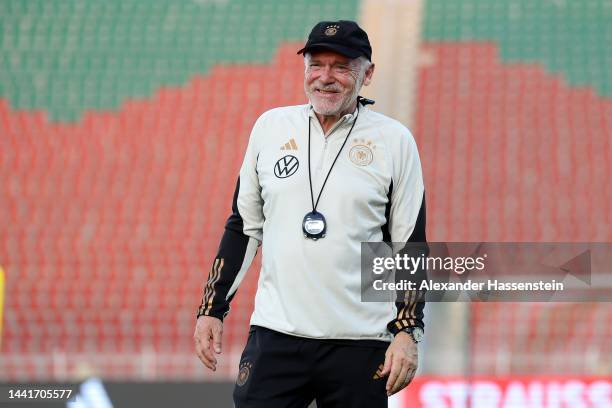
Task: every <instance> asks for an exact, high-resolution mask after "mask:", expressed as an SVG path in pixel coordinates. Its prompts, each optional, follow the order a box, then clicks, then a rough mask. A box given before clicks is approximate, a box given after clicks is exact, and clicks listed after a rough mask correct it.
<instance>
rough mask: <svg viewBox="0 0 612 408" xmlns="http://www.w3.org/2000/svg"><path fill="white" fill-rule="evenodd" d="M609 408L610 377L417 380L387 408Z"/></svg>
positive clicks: (610, 406)
mask: <svg viewBox="0 0 612 408" xmlns="http://www.w3.org/2000/svg"><path fill="white" fill-rule="evenodd" d="M399 407H402V408H404V407H418V408H510V407H512V408H570V407H571V408H612V378H610V377H570V376H568V377H509V378H494V377H490V378H489V377H479V378H471V379H466V378H461V377H457V378H448V377H418V378H415V380H414V381H413V383H412V384H411V385H410V386H408V388H407V389H405V390H404V391H403V392H402V393H401V394H400V395H399V396H398V398H396V399H394V401H392V402H391V403H390V408H399Z"/></svg>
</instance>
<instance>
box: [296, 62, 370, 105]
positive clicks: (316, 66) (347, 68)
mask: <svg viewBox="0 0 612 408" xmlns="http://www.w3.org/2000/svg"><path fill="white" fill-rule="evenodd" d="M305 64H306V71H305V73H304V91H305V92H306V95H307V96H308V99H309V100H310V103H311V104H312V106H313V108H314V111H315V112H316V113H318V114H320V115H324V116H341V115H344V114H346V113H350V112H348V110H350V107H351V105H352V104H354V103H355V101H356V100H357V95H358V94H359V90H360V89H361V85H362V84H363V81H364V72H363V68H362V66H361V62H360V60H359V59H353V60H351V59H350V58H347V57H345V56H343V55H341V54H338V53H335V52H332V51H320V52H312V53H310V54H307V55H306V56H305Z"/></svg>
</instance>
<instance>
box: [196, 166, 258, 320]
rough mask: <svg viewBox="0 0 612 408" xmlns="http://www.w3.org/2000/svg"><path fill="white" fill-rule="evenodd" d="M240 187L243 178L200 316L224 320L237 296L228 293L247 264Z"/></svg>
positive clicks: (222, 239)
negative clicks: (239, 198) (245, 263)
mask: <svg viewBox="0 0 612 408" xmlns="http://www.w3.org/2000/svg"><path fill="white" fill-rule="evenodd" d="M239 190H240V178H239V179H238V182H237V183H236V190H235V192H234V199H233V202H232V214H231V215H230V216H229V218H228V219H227V222H226V224H225V232H224V233H223V237H222V238H221V243H220V245H219V250H218V252H217V256H216V257H215V260H214V262H213V265H212V268H211V270H210V273H209V275H208V281H207V282H206V286H205V288H204V295H203V297H202V302H201V304H200V306H199V307H198V313H197V317H200V316H213V317H216V318H219V319H221V320H223V318H224V317H225V316H226V315H227V313H228V312H229V308H230V306H229V305H230V302H231V301H232V298H233V297H234V294H232V295H231V296H229V297H228V296H227V295H228V293H229V290H230V288H231V287H232V285H233V283H234V281H235V280H236V277H237V275H238V272H239V271H240V269H241V267H242V265H243V263H244V259H245V256H246V253H247V246H248V243H249V239H250V238H249V237H248V236H247V235H245V234H244V233H243V230H242V227H243V222H242V217H241V216H240V212H239V211H238V204H237V200H238V192H239ZM226 298H227V299H226Z"/></svg>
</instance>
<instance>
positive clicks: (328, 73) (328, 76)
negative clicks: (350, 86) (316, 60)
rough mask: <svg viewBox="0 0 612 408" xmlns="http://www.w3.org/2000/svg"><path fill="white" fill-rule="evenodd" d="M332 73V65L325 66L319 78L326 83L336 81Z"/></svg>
mask: <svg viewBox="0 0 612 408" xmlns="http://www.w3.org/2000/svg"><path fill="white" fill-rule="evenodd" d="M332 74H333V73H332V70H331V67H323V69H321V71H320V75H319V80H320V81H321V82H323V83H325V84H331V83H333V82H334V81H335V79H334V77H333V75H332Z"/></svg>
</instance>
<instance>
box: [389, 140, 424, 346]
mask: <svg viewBox="0 0 612 408" xmlns="http://www.w3.org/2000/svg"><path fill="white" fill-rule="evenodd" d="M404 131H405V133H406V135H405V137H403V138H402V139H401V143H400V148H399V149H398V151H399V152H401V153H400V154H401V157H399V159H398V158H397V157H396V159H395V160H394V161H393V162H394V164H393V166H394V168H393V174H394V177H393V183H392V192H391V194H390V196H391V209H390V214H389V217H388V223H389V232H390V238H391V240H392V241H393V242H394V243H404V244H405V246H404V247H403V248H401V249H400V251H399V252H400V254H403V253H407V254H408V255H409V256H415V257H418V256H420V255H421V254H424V255H425V256H427V254H428V247H427V237H426V233H425V224H426V220H425V218H426V212H425V188H424V184H423V173H422V170H421V161H420V159H419V153H418V150H417V146H416V142H415V141H414V138H413V136H412V134H410V132H409V131H408V130H404ZM400 278H402V277H401V276H400ZM404 278H405V277H404ZM396 279H397V277H396ZM409 279H410V280H412V281H414V282H416V283H417V287H418V285H419V282H420V281H421V280H423V279H426V271H425V269H420V270H417V271H415V273H414V275H411V276H410V277H409ZM398 295H399V296H398V299H396V303H395V305H396V307H397V316H396V318H395V319H393V320H392V321H390V322H389V323H388V324H387V328H388V329H389V331H390V332H391V333H393V334H396V333H397V332H399V331H400V330H402V329H404V328H407V327H415V326H418V327H420V328H424V326H425V324H424V323H423V316H424V315H423V309H424V307H425V301H424V293H423V292H420V291H418V290H415V291H410V290H407V291H405V292H402V293H399V294H398Z"/></svg>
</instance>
